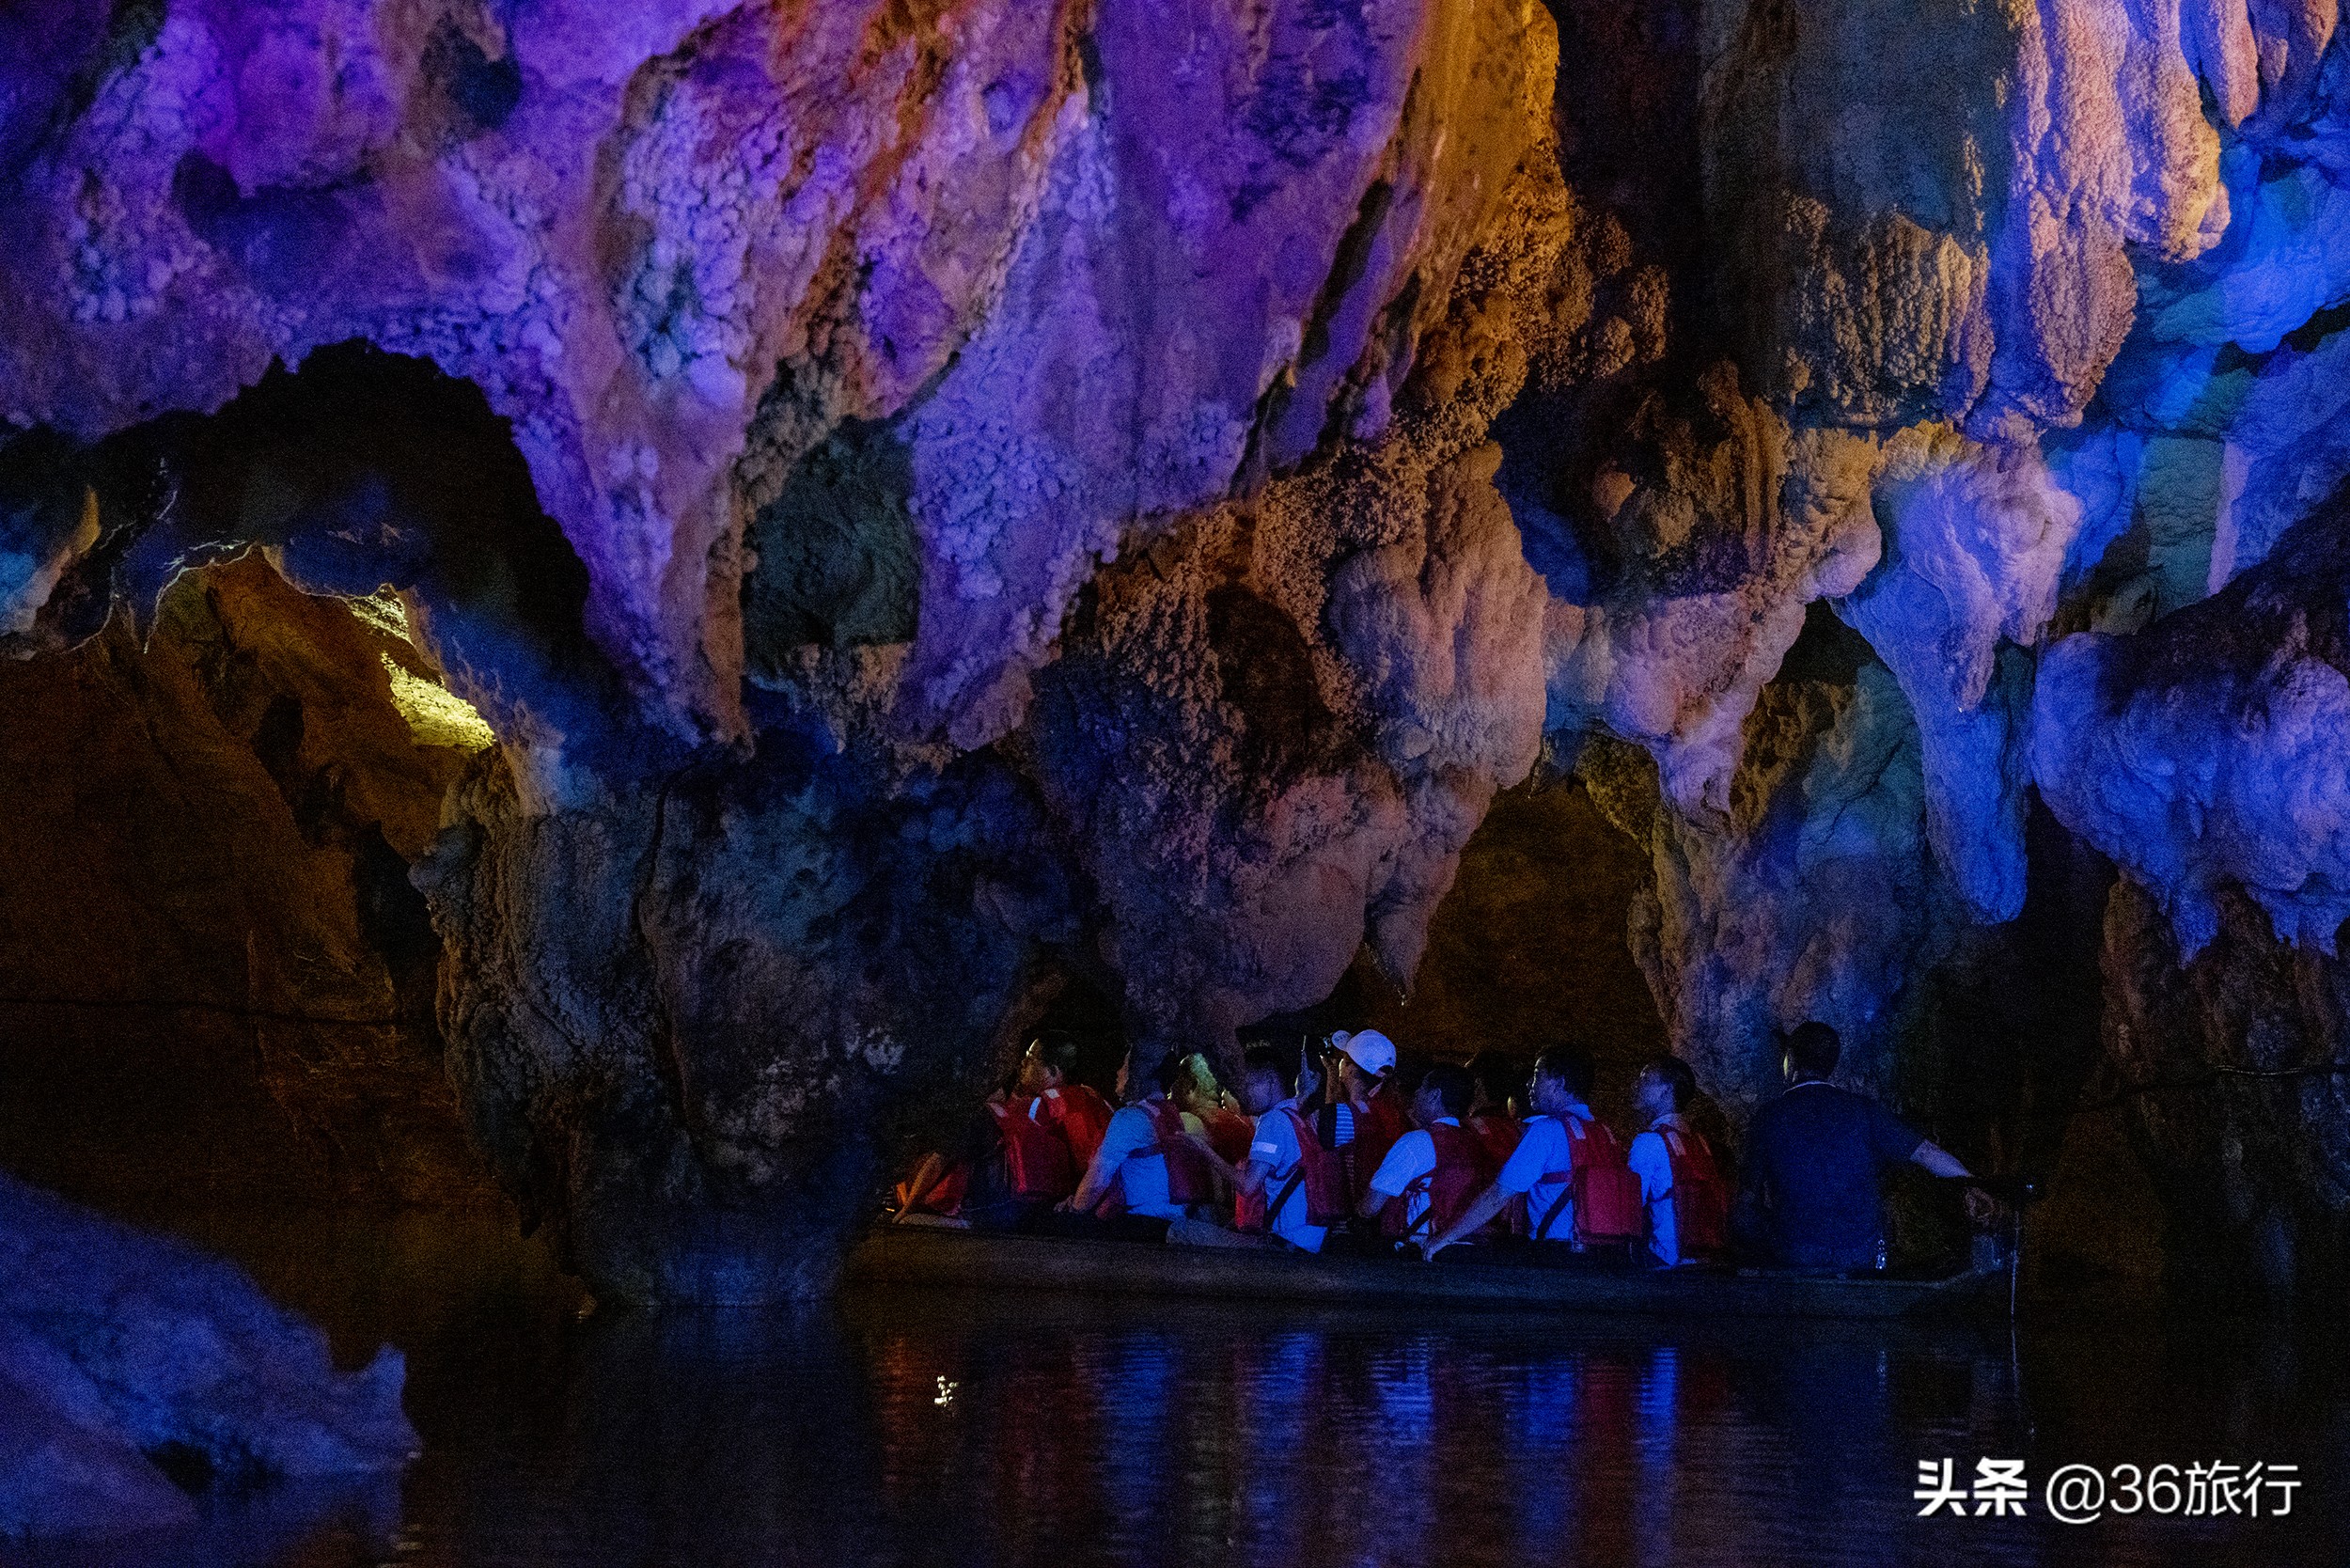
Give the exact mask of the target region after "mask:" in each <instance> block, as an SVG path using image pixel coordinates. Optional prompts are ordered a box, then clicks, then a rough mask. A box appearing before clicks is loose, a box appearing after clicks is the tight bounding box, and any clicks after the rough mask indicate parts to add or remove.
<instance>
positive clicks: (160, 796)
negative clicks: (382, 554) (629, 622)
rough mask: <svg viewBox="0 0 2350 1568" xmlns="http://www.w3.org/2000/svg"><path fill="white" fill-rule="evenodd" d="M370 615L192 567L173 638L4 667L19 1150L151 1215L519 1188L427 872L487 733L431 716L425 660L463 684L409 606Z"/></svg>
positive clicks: (0, 1007)
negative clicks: (442, 981)
mask: <svg viewBox="0 0 2350 1568" xmlns="http://www.w3.org/2000/svg"><path fill="white" fill-rule="evenodd" d="M364 611H365V614H364V615H363V614H360V613H354V611H353V610H352V609H351V608H349V607H347V606H346V604H344V603H343V602H340V601H336V600H321V599H310V598H306V597H305V596H304V595H302V594H299V593H296V592H295V591H293V590H292V589H291V588H288V587H287V586H286V584H285V582H284V580H283V579H282V578H281V577H279V576H278V575H277V573H276V572H274V570H272V569H271V568H270V566H269V565H268V564H267V562H266V561H264V560H263V559H261V558H260V557H259V556H258V555H256V556H253V557H246V558H244V559H243V560H240V561H237V562H235V563H233V564H230V565H226V566H221V567H215V568H211V569H210V570H207V571H204V572H196V573H191V574H190V575H189V576H187V577H184V578H182V579H181V580H180V582H179V583H177V584H176V585H175V586H174V587H173V588H172V590H171V592H170V593H168V594H166V595H165V596H164V600H163V602H162V604H161V605H160V606H159V608H158V610H157V614H156V616H155V619H154V621H153V622H152V624H151V625H149V627H147V628H146V629H145V635H141V632H140V631H139V630H137V629H134V628H133V626H132V625H131V623H130V619H129V618H128V617H127V616H126V617H121V618H118V619H115V620H113V621H111V622H109V623H108V625H107V626H106V628H105V629H104V630H103V631H102V632H101V633H100V634H99V635H97V636H96V637H94V638H92V639H91V640H89V641H87V642H86V643H84V644H82V645H81V646H80V647H78V648H76V649H75V650H73V651H71V653H68V654H64V655H61V656H59V657H56V658H54V659H42V660H35V661H29V662H26V663H21V664H20V663H8V664H0V755H5V756H7V757H8V759H9V760H10V764H11V774H10V779H9V784H8V790H7V801H8V809H7V810H6V811H5V812H0V859H4V860H5V862H6V864H7V865H8V868H9V870H8V875H9V884H10V888H11V894H10V897H8V899H7V900H6V901H4V902H0V1059H4V1060H5V1066H0V1160H5V1161H6V1163H7V1164H8V1168H10V1169H12V1170H15V1171H17V1172H19V1173H20V1174H23V1175H24V1176H27V1177H29V1178H31V1179H33V1180H36V1181H39V1182H41V1183H42V1184H47V1185H50V1186H54V1187H56V1188H59V1189H61V1190H63V1191H65V1192H67V1193H69V1194H71V1195H72V1196H74V1197H77V1198H81V1199H85V1200H95V1201H103V1202H106V1203H108V1204H110V1205H114V1206H118V1207H128V1208H133V1209H139V1210H161V1211H173V1212H176V1211H181V1210H185V1209H190V1208H196V1207H205V1206H218V1205H226V1204H238V1205H250V1204H256V1203H272V1202H276V1203H282V1202H290V1201H301V1202H314V1201H318V1200H321V1199H328V1200H334V1201H338V1202H344V1203H354V1204H360V1205H369V1204H372V1205H384V1204H387V1203H399V1204H426V1205H432V1206H441V1207H446V1206H458V1207H488V1208H491V1209H493V1210H495V1209H497V1208H500V1207H502V1206H503V1205H502V1201H501V1200H500V1199H499V1197H498V1195H497V1192H496V1189H495V1187H494V1186H493V1184H491V1183H490V1182H489V1181H488V1179H487V1172H486V1171H485V1170H484V1169H483V1168H481V1166H480V1164H479V1162H478V1159H477V1158H476V1157H475V1156H474V1155H473V1153H472V1152H471V1151H470V1150H469V1149H468V1148H467V1147H466V1141H465V1133H464V1125H463V1117H462V1112H461V1110H460V1107H459V1105H458V1101H457V1096H456V1094H455V1092H454V1091H453V1090H451V1088H450V1085H449V1080H448V1075H447V1073H446V1070H445V1068H444V1066H443V1060H442V1054H443V1053H442V1040H441V1035H440V1032H439V1030H438V1028H437V1027H435V1024H434V1021H433V1008H432V998H433V992H434V987H435V985H436V982H437V968H438V964H439V958H440V944H439V943H438V942H437V941H436V940H435V939H434V938H433V935H432V930H431V919H430V917H429V915H428V913H427V911H426V909H425V905H424V900H423V898H422V896H421V895H419V894H418V893H417V892H416V890H415V888H414V887H413V886H411V885H410V884H409V881H408V868H409V864H410V862H411V861H412V860H413V859H414V858H415V857H416V856H418V855H421V854H423V853H424V851H425V849H426V848H427V847H428V846H429V845H430V844H431V841H432V839H433V835H434V834H435V833H436V832H437V831H438V828H439V824H440V812H441V802H442V799H443V797H444V795H445V794H446V792H447V790H448V788H449V786H450V784H451V783H452V782H454V780H455V779H456V778H457V777H458V776H460V775H461V774H462V772H463V771H464V769H465V767H466V766H467V764H468V760H469V758H470V757H471V756H472V755H474V754H475V753H476V752H478V750H479V749H480V748H481V746H482V745H486V744H487V734H486V731H484V732H483V733H482V735H481V736H480V738H478V739H474V738H472V737H470V736H466V735H463V734H453V733H451V732H450V731H449V730H448V729H446V726H445V725H444V727H442V728H435V725H436V723H441V722H442V721H441V718H440V715H437V714H435V713H431V712H419V711H416V710H415V704H414V702H413V699H412V703H411V712H408V713H404V712H403V711H402V710H401V708H400V707H399V705H398V704H396V702H395V699H394V694H393V685H394V682H395V681H399V682H401V683H402V684H403V685H412V686H419V687H425V688H429V689H430V690H431V691H433V692H436V693H440V695H442V696H444V697H446V693H445V692H441V690H440V688H439V686H438V685H437V683H435V674H434V672H433V670H432V669H431V666H430V665H429V664H428V663H427V662H426V661H425V660H424V659H423V657H422V656H421V655H420V654H419V653H418V651H416V649H415V645H414V644H413V643H411V642H410V641H409V640H408V639H407V638H406V636H405V635H402V634H401V632H400V630H399V624H400V621H399V608H398V605H397V603H396V602H371V603H369V604H366V605H365V606H364ZM395 671H397V672H398V673H397V674H395V673H394V672H395ZM412 713H414V715H415V716H413V717H412ZM451 741H455V742H456V743H457V744H448V743H449V742H451ZM468 745H470V747H471V749H470V750H469V749H468Z"/></svg>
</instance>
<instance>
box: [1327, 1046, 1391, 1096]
mask: <svg viewBox="0 0 2350 1568" xmlns="http://www.w3.org/2000/svg"><path fill="white" fill-rule="evenodd" d="M1330 1043H1331V1044H1332V1045H1333V1046H1335V1047H1337V1050H1338V1062H1339V1074H1340V1078H1341V1079H1342V1080H1343V1085H1342V1087H1344V1088H1345V1089H1346V1090H1347V1091H1348V1093H1349V1094H1350V1096H1352V1097H1353V1098H1355V1099H1369V1098H1370V1097H1371V1095H1373V1094H1376V1093H1377V1092H1379V1086H1380V1085H1381V1084H1383V1083H1385V1082H1386V1081H1387V1074H1390V1073H1392V1072H1394V1071H1395V1042H1393V1041H1392V1040H1389V1039H1388V1038H1387V1036H1386V1035H1384V1034H1381V1033H1380V1032H1379V1031H1378V1030H1377V1029H1363V1030H1360V1031H1358V1032H1356V1033H1355V1034H1348V1033H1346V1032H1345V1031H1343V1030H1341V1031H1340V1032H1339V1033H1337V1034H1334V1035H1332V1036H1331V1037H1330Z"/></svg>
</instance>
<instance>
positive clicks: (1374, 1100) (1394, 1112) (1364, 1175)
mask: <svg viewBox="0 0 2350 1568" xmlns="http://www.w3.org/2000/svg"><path fill="white" fill-rule="evenodd" d="M1411 1130H1412V1119H1411V1116H1410V1114H1409V1113H1408V1112H1407V1111H1405V1110H1404V1108H1403V1106H1402V1105H1400V1104H1398V1103H1397V1101H1396V1098H1395V1096H1394V1095H1392V1094H1389V1093H1388V1092H1387V1090H1384V1089H1383V1090H1380V1091H1379V1092H1378V1093H1376V1094H1374V1095H1372V1096H1371V1107H1370V1108H1369V1109H1368V1110H1360V1111H1356V1112H1355V1142H1354V1144H1353V1145H1352V1147H1351V1152H1352V1154H1353V1157H1354V1162H1355V1200H1356V1201H1357V1202H1360V1201H1361V1200H1362V1196H1363V1194H1365V1193H1367V1192H1369V1191H1370V1190H1371V1178H1372V1177H1373V1176H1376V1175H1377V1174H1379V1165H1380V1162H1381V1161H1383V1160H1385V1159H1386V1158H1387V1151H1388V1150H1390V1149H1392V1148H1394V1147H1395V1140H1396V1139H1397V1138H1400V1137H1402V1136H1403V1135H1404V1134H1405V1133H1408V1132H1410V1131H1411Z"/></svg>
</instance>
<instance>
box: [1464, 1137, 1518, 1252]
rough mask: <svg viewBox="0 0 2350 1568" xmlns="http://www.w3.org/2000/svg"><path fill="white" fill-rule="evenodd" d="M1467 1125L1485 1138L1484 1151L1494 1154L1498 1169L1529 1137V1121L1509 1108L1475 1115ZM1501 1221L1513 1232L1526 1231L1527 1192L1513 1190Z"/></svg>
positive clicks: (1505, 1227)
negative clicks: (1520, 1119)
mask: <svg viewBox="0 0 2350 1568" xmlns="http://www.w3.org/2000/svg"><path fill="white" fill-rule="evenodd" d="M1464 1125H1465V1126H1466V1127H1467V1128H1468V1130H1469V1131H1470V1132H1472V1133H1475V1134H1476V1135H1477V1136H1478V1137H1480V1138H1481V1139H1482V1140H1484V1144H1485V1152H1487V1153H1488V1154H1491V1155H1492V1156H1493V1157H1494V1168H1495V1169H1496V1170H1498V1169H1500V1168H1502V1167H1503V1166H1505V1165H1508V1164H1509V1163H1510V1156H1511V1155H1512V1154H1514V1153H1516V1152H1518V1144H1519V1143H1520V1142H1521V1141H1522V1140H1524V1138H1525V1137H1526V1123H1525V1122H1523V1121H1519V1120H1518V1119H1517V1118H1516V1117H1514V1116H1512V1115H1510V1114H1509V1113H1508V1112H1506V1111H1490V1112H1488V1113H1486V1114H1485V1115H1483V1116H1472V1117H1470V1118H1469V1119H1468V1121H1466V1122H1465V1123H1464ZM1501 1225H1502V1227H1503V1228H1504V1229H1506V1230H1507V1231H1509V1232H1510V1234H1512V1235H1513V1236H1523V1235H1524V1234H1526V1194H1524V1193H1522V1192H1521V1193H1517V1194H1514V1195H1512V1198H1511V1200H1510V1201H1509V1202H1507V1203H1505V1204H1503V1205H1502V1208H1501Z"/></svg>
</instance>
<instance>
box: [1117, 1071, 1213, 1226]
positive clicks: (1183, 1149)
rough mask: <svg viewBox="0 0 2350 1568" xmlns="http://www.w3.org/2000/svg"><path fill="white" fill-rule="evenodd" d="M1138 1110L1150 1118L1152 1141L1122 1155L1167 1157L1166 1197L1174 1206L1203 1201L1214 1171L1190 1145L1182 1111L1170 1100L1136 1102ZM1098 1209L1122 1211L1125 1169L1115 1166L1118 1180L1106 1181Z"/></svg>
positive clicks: (1210, 1191) (1130, 1158)
mask: <svg viewBox="0 0 2350 1568" xmlns="http://www.w3.org/2000/svg"><path fill="white" fill-rule="evenodd" d="M1136 1104H1137V1105H1140V1107H1141V1109H1142V1113H1143V1114H1144V1115H1145V1116H1147V1117H1149V1118H1150V1119H1151V1131H1152V1142H1150V1143H1146V1144H1144V1145H1143V1146H1142V1147H1141V1148H1139V1149H1137V1150H1136V1151H1135V1152H1133V1153H1131V1154H1129V1155H1127V1156H1126V1158H1127V1160H1128V1162H1130V1163H1131V1162H1133V1161H1135V1160H1147V1159H1149V1158H1150V1157H1151V1156H1152V1155H1153V1154H1161V1155H1164V1156H1166V1159H1167V1202H1168V1203H1170V1204H1172V1205H1174V1206H1175V1207H1177V1208H1182V1207H1183V1206H1184V1205H1186V1204H1190V1203H1204V1202H1206V1201H1207V1200H1209V1199H1210V1198H1211V1197H1213V1196H1214V1192H1215V1175H1214V1168H1212V1167H1211V1166H1210V1165H1209V1164H1208V1162H1207V1159H1206V1157H1205V1156H1203V1155H1202V1154H1201V1153H1200V1152H1199V1149H1198V1148H1196V1147H1194V1145H1193V1144H1192V1141H1191V1139H1190V1137H1188V1136H1187V1135H1186V1133H1185V1131H1184V1128H1183V1112H1182V1111H1181V1110H1179V1109H1177V1108H1176V1105H1175V1104H1174V1102H1173V1101H1171V1100H1143V1101H1138V1102H1136ZM1101 1212H1102V1213H1104V1214H1106V1215H1119V1214H1123V1213H1125V1212H1126V1171H1125V1167H1124V1166H1120V1168H1119V1173H1118V1180H1116V1181H1115V1182H1112V1183H1111V1184H1110V1190H1109V1194H1108V1196H1107V1197H1105V1199H1103V1200H1102V1210H1101Z"/></svg>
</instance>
